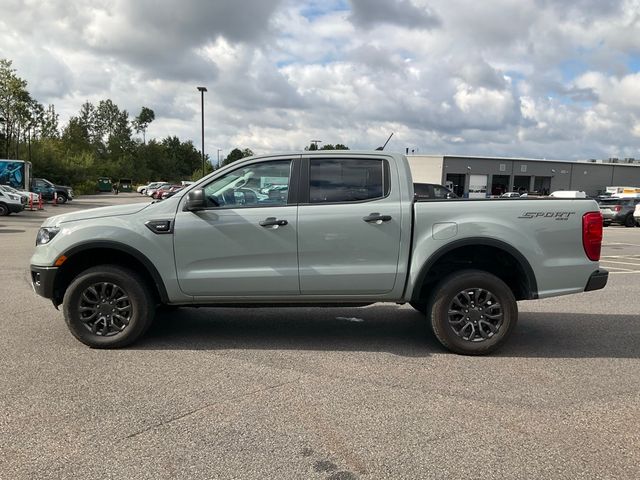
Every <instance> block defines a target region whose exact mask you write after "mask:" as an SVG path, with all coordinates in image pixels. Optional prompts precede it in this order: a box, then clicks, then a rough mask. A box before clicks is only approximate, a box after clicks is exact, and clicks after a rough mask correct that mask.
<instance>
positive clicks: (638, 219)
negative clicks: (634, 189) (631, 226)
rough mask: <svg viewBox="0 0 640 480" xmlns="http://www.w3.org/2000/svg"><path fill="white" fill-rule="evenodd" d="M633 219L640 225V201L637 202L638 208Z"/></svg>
mask: <svg viewBox="0 0 640 480" xmlns="http://www.w3.org/2000/svg"><path fill="white" fill-rule="evenodd" d="M633 219H634V220H635V221H636V226H637V227H640V203H638V204H636V208H635V210H634V211H633Z"/></svg>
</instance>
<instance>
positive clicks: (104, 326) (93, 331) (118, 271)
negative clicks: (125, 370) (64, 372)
mask: <svg viewBox="0 0 640 480" xmlns="http://www.w3.org/2000/svg"><path fill="white" fill-rule="evenodd" d="M63 303H64V306H63V310H64V318H65V321H66V322H67V326H68V327H69V330H70V331H71V333H72V334H73V336H74V337H76V338H77V339H78V340H80V341H81V342H82V343H84V344H85V345H88V346H90V347H92V348H119V347H124V346H126V345H129V344H131V343H133V342H135V341H136V340H137V339H138V338H140V337H141V336H142V335H143V334H144V333H145V332H146V331H147V329H148V328H149V326H150V325H151V323H152V321H153V314H154V311H155V303H154V301H153V297H152V295H151V293H150V292H149V289H148V288H147V286H146V283H145V281H144V279H143V278H141V277H140V276H139V275H138V274H137V273H135V272H134V271H132V270H129V269H126V268H123V267H120V266H118V265H99V266H96V267H92V268H90V269H88V270H85V271H84V272H82V273H81V274H80V275H78V277H76V278H75V279H74V280H73V282H71V285H69V288H67V291H66V293H65V296H64V302H63Z"/></svg>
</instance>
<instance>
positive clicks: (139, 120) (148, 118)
mask: <svg viewBox="0 0 640 480" xmlns="http://www.w3.org/2000/svg"><path fill="white" fill-rule="evenodd" d="M155 118H156V114H155V113H154V112H153V110H151V109H150V108H147V107H142V110H140V114H139V115H138V116H137V117H136V118H134V119H133V128H134V129H135V131H136V133H140V132H142V143H147V139H146V133H147V127H148V126H149V124H150V123H151V122H153V121H154V120H155Z"/></svg>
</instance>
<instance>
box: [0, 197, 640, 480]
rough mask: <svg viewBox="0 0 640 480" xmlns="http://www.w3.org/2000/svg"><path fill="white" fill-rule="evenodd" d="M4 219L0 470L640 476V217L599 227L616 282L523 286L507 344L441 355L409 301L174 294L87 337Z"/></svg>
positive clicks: (139, 474)
mask: <svg viewBox="0 0 640 480" xmlns="http://www.w3.org/2000/svg"><path fill="white" fill-rule="evenodd" d="M129 201H144V199H143V198H142V197H140V196H138V195H136V194H121V195H119V196H117V197H116V196H113V195H103V196H90V197H83V198H81V199H77V200H75V201H73V202H72V203H71V204H68V205H62V206H58V207H53V206H50V205H49V206H47V210H46V211H43V212H23V213H21V214H19V215H15V216H14V215H12V216H10V217H0V248H1V251H2V254H1V258H2V266H3V268H2V277H1V278H2V280H1V281H0V285H2V288H0V329H1V332H2V333H1V334H0V366H1V368H2V374H1V375H0V405H1V406H2V412H1V414H0V478H1V479H5V478H6V479H34V478H38V479H39V478H56V479H59V478H70V479H71V478H73V479H76V478H93V479H95V478H127V479H164V478H167V479H169V478H181V479H182V478H194V479H196V478H198V479H199V478H203V479H231V478H237V479H275V478H277V479H289V478H291V479H307V478H308V479H323V480H329V479H332V480H337V479H342V480H345V479H380V478H393V479H430V478H441V479H467V478H468V479H477V478H483V479H484V478H496V479H498V478H501V479H503V478H509V479H532V478H553V479H565V478H566V479H576V478H589V479H596V478H598V479H637V478H640V428H639V427H640V373H639V372H640V228H624V227H615V226H612V227H608V228H606V229H605V241H604V247H603V261H602V265H603V266H604V267H605V268H607V269H609V270H610V272H611V275H610V278H609V284H608V285H607V287H606V288H605V289H604V290H600V291H596V292H591V293H585V294H579V295H572V296H568V297H558V298H554V299H547V300H541V301H535V302H520V303H519V308H520V312H521V313H520V322H519V324H518V327H517V329H516V331H515V334H514V336H513V337H512V338H511V340H510V342H509V343H508V345H507V346H506V347H505V348H504V349H502V350H501V351H499V352H498V353H497V354H495V355H492V356H489V357H480V358H471V357H462V356H457V355H453V354H449V353H447V352H445V351H444V350H443V349H442V348H441V347H440V346H439V345H438V344H437V342H436V341H435V339H433V338H432V337H431V335H430V334H429V333H428V332H427V328H426V325H425V322H424V321H423V320H422V317H421V315H420V314H419V313H417V312H415V311H414V310H413V309H411V308H410V307H408V306H396V305H382V304H378V305H374V306H371V307H366V308H330V309H329V308H325V309H311V308H293V309H278V310H275V309H274V310H269V309H209V308H201V309H179V310H177V311H175V312H171V313H163V314H159V315H158V317H157V321H156V323H155V324H154V326H153V327H152V329H151V330H150V332H149V334H148V335H147V336H146V337H145V338H144V339H143V340H142V341H141V342H139V343H137V344H136V345H134V346H133V347H131V348H128V349H124V350H113V351H108V350H106V351H104V350H102V351H101V350H91V349H89V348H87V347H85V346H84V345H82V344H80V343H79V342H77V341H76V340H75V339H74V338H73V337H72V336H71V335H70V334H69V332H68V331H67V328H66V326H65V324H64V321H63V318H62V313H61V312H59V311H56V310H55V309H54V308H53V307H52V305H51V303H50V302H49V301H47V300H45V299H43V298H40V297H37V296H36V295H35V294H34V293H33V291H32V289H31V287H30V285H29V284H28V273H27V268H28V263H29V257H30V256H31V253H32V250H33V248H34V240H35V235H36V231H37V229H38V227H39V225H40V223H41V222H42V220H43V219H44V218H46V217H47V216H49V215H53V214H56V213H59V212H67V211H71V210H75V209H79V208H89V207H93V206H100V205H106V204H114V203H127V202H129Z"/></svg>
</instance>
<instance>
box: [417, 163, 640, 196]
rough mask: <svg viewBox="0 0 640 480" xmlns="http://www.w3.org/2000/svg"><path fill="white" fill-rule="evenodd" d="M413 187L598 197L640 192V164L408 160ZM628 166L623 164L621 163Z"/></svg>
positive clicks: (471, 192)
mask: <svg viewBox="0 0 640 480" xmlns="http://www.w3.org/2000/svg"><path fill="white" fill-rule="evenodd" d="M407 158H408V159H409V164H410V165H411V172H412V174H413V178H414V182H421V183H438V184H442V185H447V186H449V188H451V189H452V190H453V191H455V193H456V194H458V195H460V196H469V197H484V196H488V195H501V194H502V193H505V192H512V191H516V192H518V191H519V192H524V191H526V192H530V193H537V194H540V195H548V194H549V193H551V192H555V191H557V190H582V191H584V192H586V193H587V195H591V196H595V195H598V194H599V193H602V192H604V191H605V189H606V187H608V186H631V187H635V186H640V162H638V161H635V160H634V159H623V160H620V161H618V160H617V159H612V160H611V161H600V160H587V161H575V162H570V161H560V160H542V159H533V158H502V157H475V156H458V155H408V156H407ZM620 162H623V163H620Z"/></svg>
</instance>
